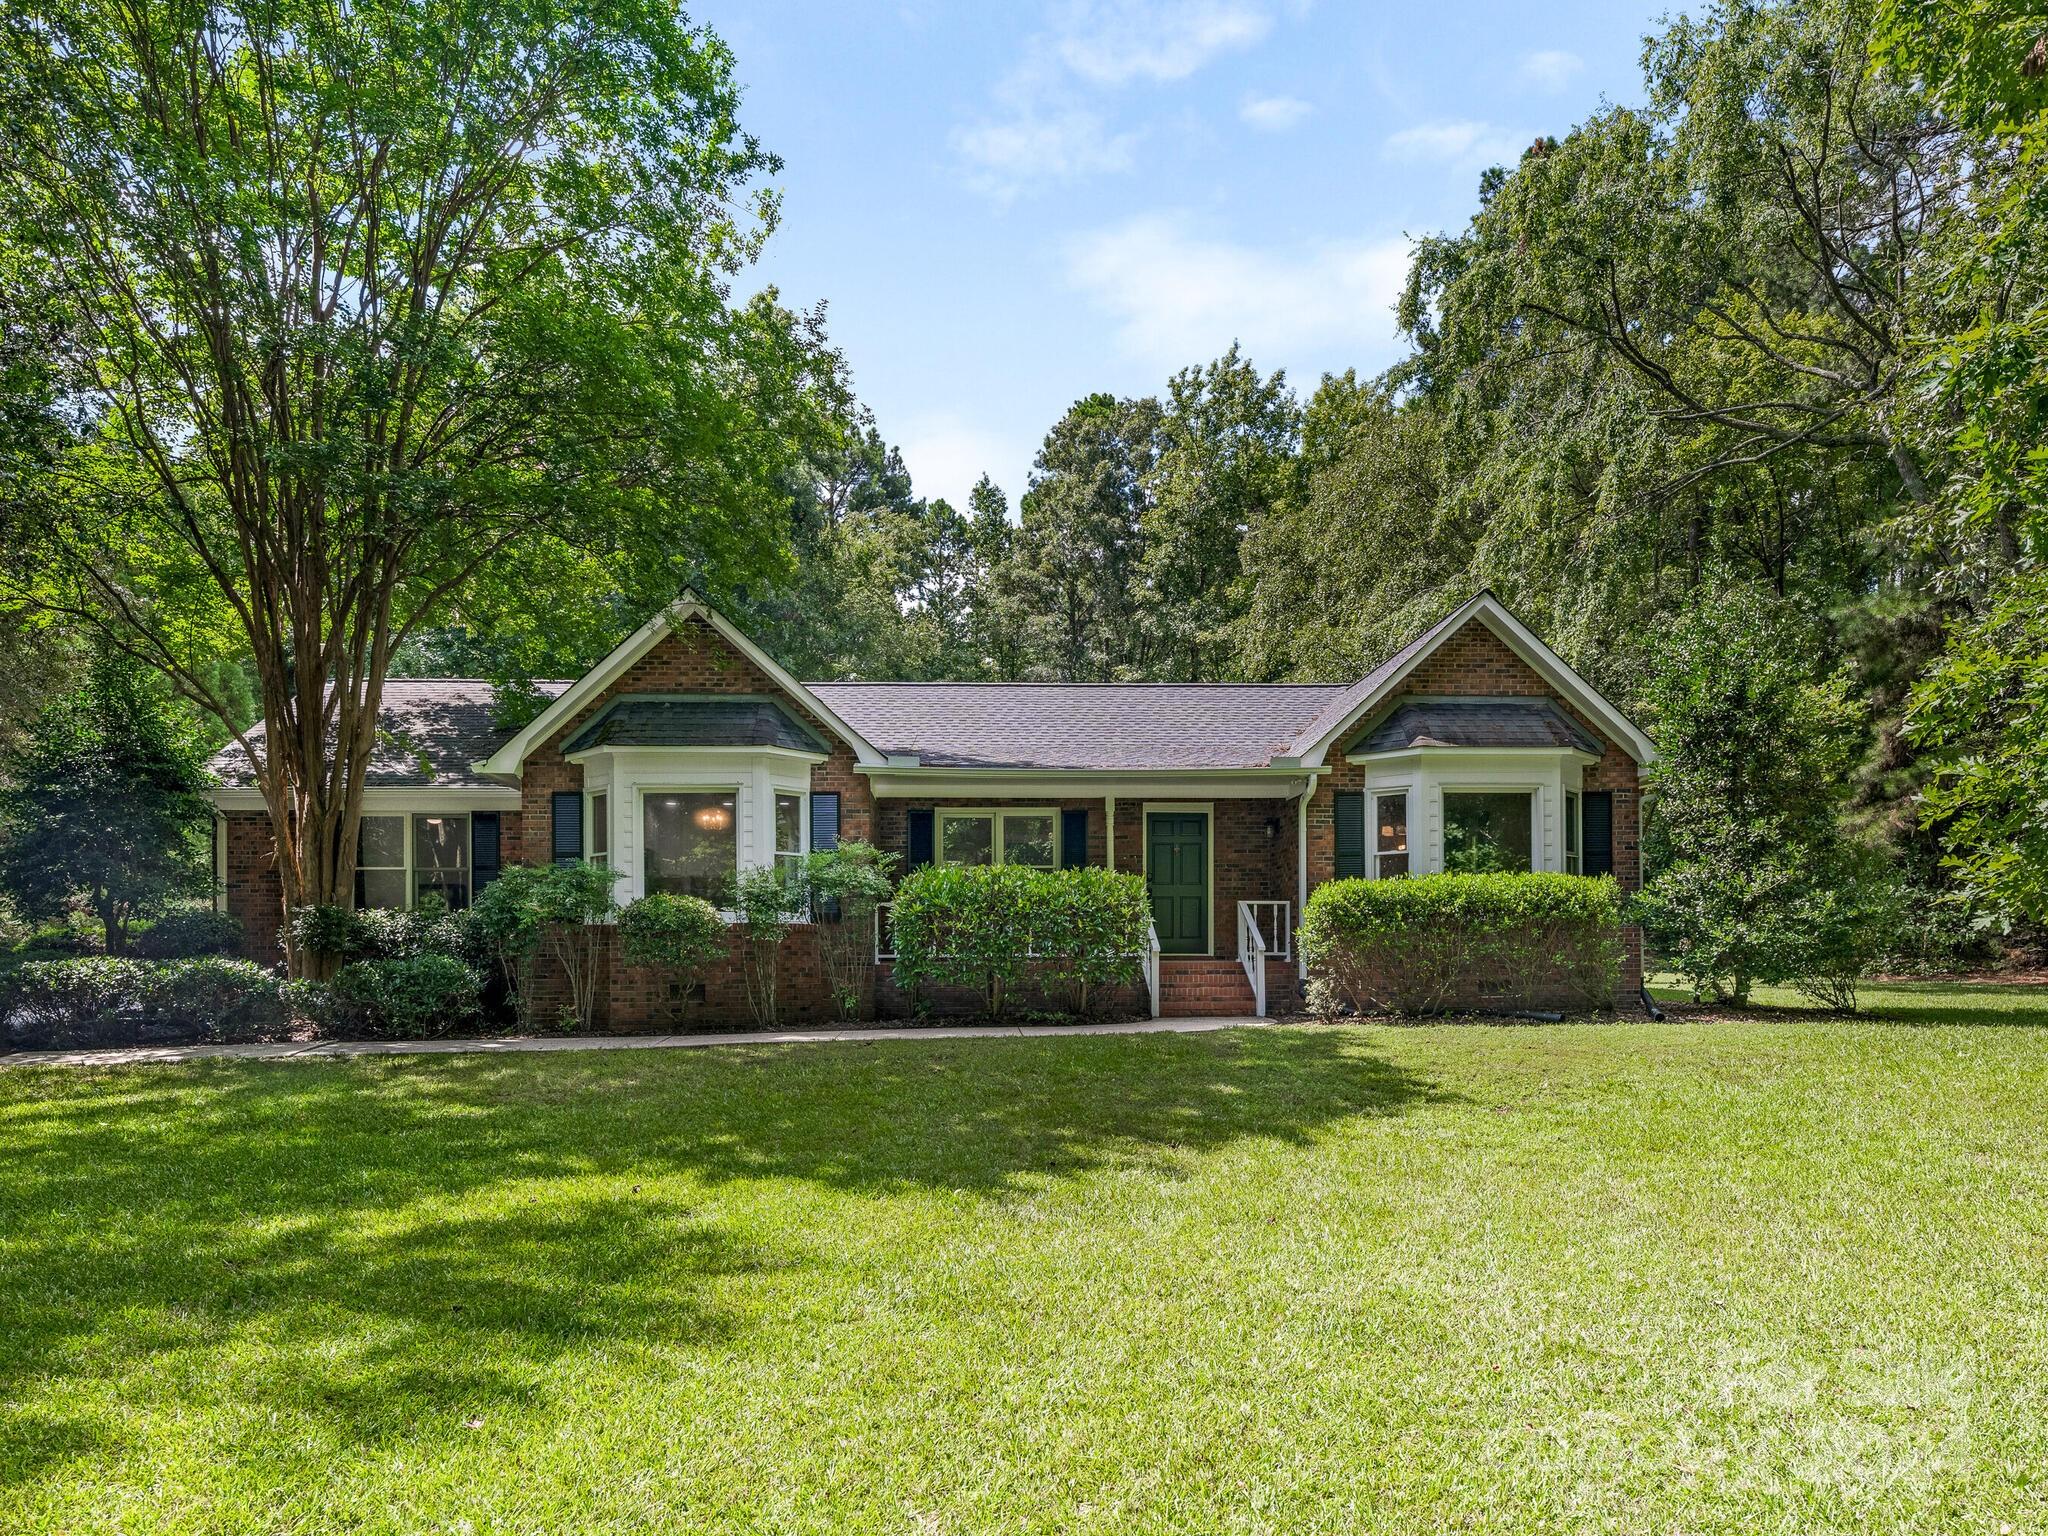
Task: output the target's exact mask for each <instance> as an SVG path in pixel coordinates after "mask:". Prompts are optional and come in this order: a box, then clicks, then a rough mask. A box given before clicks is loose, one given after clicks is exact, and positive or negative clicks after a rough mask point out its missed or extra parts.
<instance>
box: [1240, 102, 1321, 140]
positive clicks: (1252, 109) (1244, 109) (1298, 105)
mask: <svg viewBox="0 0 2048 1536" xmlns="http://www.w3.org/2000/svg"><path fill="white" fill-rule="evenodd" d="M1312 110H1313V109H1312V108H1311V107H1310V106H1309V104H1308V103H1307V102H1305V101H1303V100H1302V99H1301V98H1300V97H1299V96H1247V97H1245V99H1244V102H1243V104H1242V105H1241V106H1239V107H1238V109H1237V115H1238V117H1239V118H1241V119H1242V120H1243V121H1244V122H1245V123H1246V124H1248V125H1249V126H1251V127H1253V128H1256V129H1258V130H1259V131H1260V132H1261V133H1285V132H1286V131H1287V130H1288V129H1289V128H1292V127H1293V126H1294V125H1295V124H1297V123H1299V122H1300V121H1301V120H1302V119H1303V118H1305V117H1307V116H1308V115H1309V113H1310V112H1311V111H1312Z"/></svg>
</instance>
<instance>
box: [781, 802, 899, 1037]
mask: <svg viewBox="0 0 2048 1536" xmlns="http://www.w3.org/2000/svg"><path fill="white" fill-rule="evenodd" d="M899 862H901V861H900V860H899V859H898V858H897V856H896V855H895V854H893V853H884V852H882V851H881V850H880V849H879V848H876V847H873V846H872V845H871V844H868V843H864V842H861V841H859V840H858V839H848V840H847V841H845V842H842V843H840V844H839V846H838V847H836V848H820V849H815V850H813V851H812V852H810V853H807V854H805V855H804V861H803V875H802V881H803V887H804V890H805V891H806V892H807V893H808V894H809V898H810V911H811V921H812V922H814V923H816V924H817V927H818V947H819V950H820V952H821V953H822V956H823V958H824V962H825V979H826V982H827V984H828V985H829V986H830V987H831V989H832V1001H833V1004H834V1006H835V1007H837V1008H838V1010H839V1016H840V1017H841V1018H846V1019H852V1018H858V1017H859V1016H860V1013H861V1009H862V1007H863V1006H864V1004H865V1002H866V1000H867V995H868V983H869V981H870V980H871V978H872V977H873V975H874V961H875V952H874V943H875V910H876V908H878V907H879V906H881V904H882V903H883V902H885V901H887V900H888V899H889V898H890V896H891V895H892V894H893V893H894V891H895V888H896V882H895V869H896V866H897V864H898V863H899Z"/></svg>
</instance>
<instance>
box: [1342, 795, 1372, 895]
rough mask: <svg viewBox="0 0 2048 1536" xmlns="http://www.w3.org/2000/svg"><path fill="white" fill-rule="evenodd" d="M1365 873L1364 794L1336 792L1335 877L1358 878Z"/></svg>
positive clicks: (1343, 878)
mask: <svg viewBox="0 0 2048 1536" xmlns="http://www.w3.org/2000/svg"><path fill="white" fill-rule="evenodd" d="M1364 875H1365V794H1364V792H1363V791H1361V790H1348V789H1347V790H1339V791H1338V792H1337V878H1338V879H1339V880H1358V879H1362V878H1364Z"/></svg>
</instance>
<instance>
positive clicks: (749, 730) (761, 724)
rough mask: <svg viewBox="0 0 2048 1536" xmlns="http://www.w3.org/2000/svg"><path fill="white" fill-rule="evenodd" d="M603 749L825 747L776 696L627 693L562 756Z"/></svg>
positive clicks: (565, 745) (564, 748) (575, 738)
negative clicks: (667, 696) (676, 696)
mask: <svg viewBox="0 0 2048 1536" xmlns="http://www.w3.org/2000/svg"><path fill="white" fill-rule="evenodd" d="M598 747H786V748H788V749H789V750H790V751H792V752H818V751H822V750H825V749H824V746H823V744H822V743H821V742H820V741H819V740H818V738H817V737H816V736H815V735H814V734H813V733H812V732H811V731H809V730H807V729H806V728H805V727H804V726H802V725H801V724H799V723H798V722H797V721H796V719H795V718H794V717H793V716H791V714H790V713H789V711H788V710H786V709H784V708H783V707H782V706H781V705H780V704H777V703H776V702H775V701H774V700H773V699H750V698H745V697H740V696H736V697H733V698H730V699H662V698H646V697H635V696H633V695H630V694H629V695H627V696H625V697H624V698H621V699H618V700H616V701H615V702H614V703H613V704H612V705H611V707H610V708H608V709H606V710H605V711H604V713H603V714H601V715H599V716H598V717H597V718H596V719H595V720H593V721H591V722H590V724H588V725H586V726H585V727H584V728H583V729H582V730H580V731H578V732H577V733H576V734H575V735H574V736H573V737H571V738H570V739H569V740H568V741H566V742H564V743H563V745H562V754H563V756H565V757H566V756H568V755H569V754H570V753H572V752H589V751H592V750H593V749H595V748H598Z"/></svg>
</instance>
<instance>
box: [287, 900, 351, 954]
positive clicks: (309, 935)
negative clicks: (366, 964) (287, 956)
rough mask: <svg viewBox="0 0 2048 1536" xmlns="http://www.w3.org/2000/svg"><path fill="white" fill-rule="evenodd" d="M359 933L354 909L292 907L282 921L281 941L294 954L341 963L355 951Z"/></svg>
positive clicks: (332, 905) (339, 907)
mask: <svg viewBox="0 0 2048 1536" xmlns="http://www.w3.org/2000/svg"><path fill="white" fill-rule="evenodd" d="M361 932H362V930H361V927H360V925H359V924H358V923H357V921H356V911H355V908H353V907H348V906H341V905H336V904H328V905H321V906H307V907H298V908H295V909H294V910H293V912H292V914H291V915H290V917H288V918H286V920H285V931H284V938H285V945H286V947H287V948H288V949H290V950H292V951H294V952H295V953H298V954H302V955H317V956H321V957H323V958H325V959H327V960H329V961H341V960H345V959H347V958H348V957H349V956H350V955H352V954H354V953H355V952H356V946H357V943H358V942H359V938H360V935H361ZM329 968H330V969H331V968H332V967H331V966H330V967H329Z"/></svg>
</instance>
